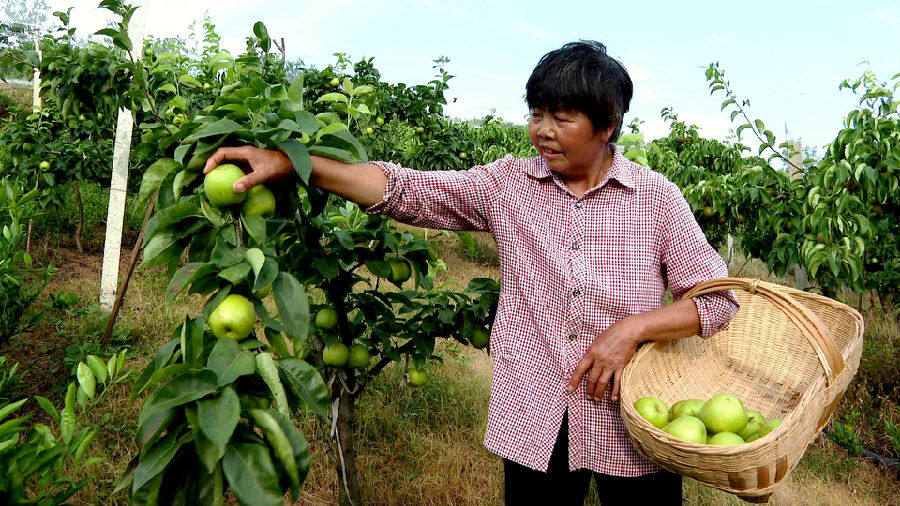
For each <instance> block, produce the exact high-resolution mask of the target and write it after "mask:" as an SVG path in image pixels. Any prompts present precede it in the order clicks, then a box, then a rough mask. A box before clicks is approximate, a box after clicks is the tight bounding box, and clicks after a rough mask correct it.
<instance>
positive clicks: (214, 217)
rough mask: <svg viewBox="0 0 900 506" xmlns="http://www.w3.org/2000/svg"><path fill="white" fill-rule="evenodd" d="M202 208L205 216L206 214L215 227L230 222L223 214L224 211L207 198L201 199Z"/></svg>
mask: <svg viewBox="0 0 900 506" xmlns="http://www.w3.org/2000/svg"><path fill="white" fill-rule="evenodd" d="M200 210H201V211H202V212H203V216H205V217H206V219H207V220H209V222H210V223H212V224H213V226H214V227H221V226H223V225H225V224H226V223H228V218H227V217H226V216H225V215H224V214H222V211H220V210H219V208H217V207H216V206H214V205H212V204H210V203H209V201H208V200H206V199H200Z"/></svg>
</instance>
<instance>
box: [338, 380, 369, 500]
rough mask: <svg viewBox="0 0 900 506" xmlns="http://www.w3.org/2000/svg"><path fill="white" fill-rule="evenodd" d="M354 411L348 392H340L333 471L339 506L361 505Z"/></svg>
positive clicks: (354, 404)
mask: <svg viewBox="0 0 900 506" xmlns="http://www.w3.org/2000/svg"><path fill="white" fill-rule="evenodd" d="M339 388H340V387H339ZM355 410H356V401H355V400H354V399H353V397H352V396H351V395H350V393H349V392H347V391H342V392H341V398H340V402H339V405H338V414H337V435H336V437H335V438H334V443H335V470H336V471H337V476H338V489H339V492H338V493H339V495H340V505H341V506H360V505H362V489H361V488H360V483H359V473H358V472H357V469H356V448H355V447H354V438H353V430H354V429H355V425H356V424H355V423H354V413H355Z"/></svg>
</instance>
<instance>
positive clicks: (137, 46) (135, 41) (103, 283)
mask: <svg viewBox="0 0 900 506" xmlns="http://www.w3.org/2000/svg"><path fill="white" fill-rule="evenodd" d="M148 3H149V0H134V2H133V3H132V5H134V6H135V7H137V8H138V10H137V11H135V13H134V16H133V17H132V18H131V23H130V24H129V26H128V32H129V36H130V37H131V45H132V48H133V50H132V55H134V58H135V59H136V61H138V62H139V61H140V59H141V53H142V52H143V51H142V48H143V47H144V23H145V21H146V19H147V16H146V12H147V9H148V8H149V6H148ZM133 128H134V120H133V119H132V116H131V111H129V110H128V109H119V116H118V121H117V123H116V137H115V142H114V144H113V160H112V165H113V167H112V180H111V182H110V188H109V208H108V211H107V215H106V242H105V243H104V246H103V270H102V273H101V275H100V308H101V309H102V310H103V311H105V312H110V311H112V306H113V303H114V302H115V300H116V290H117V289H118V284H119V258H120V257H121V252H122V228H123V223H124V221H125V196H126V194H127V188H128V158H129V155H130V154H131V133H132V130H133Z"/></svg>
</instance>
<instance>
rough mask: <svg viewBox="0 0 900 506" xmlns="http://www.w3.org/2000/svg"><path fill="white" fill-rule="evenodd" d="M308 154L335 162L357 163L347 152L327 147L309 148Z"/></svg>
mask: <svg viewBox="0 0 900 506" xmlns="http://www.w3.org/2000/svg"><path fill="white" fill-rule="evenodd" d="M309 154H311V155H315V156H321V157H324V158H331V159H332V160H337V161H339V162H344V163H357V162H358V160H357V159H356V158H355V157H354V156H353V154H352V153H350V152H349V151H346V150H344V149H338V148H332V147H328V146H313V147H311V148H309Z"/></svg>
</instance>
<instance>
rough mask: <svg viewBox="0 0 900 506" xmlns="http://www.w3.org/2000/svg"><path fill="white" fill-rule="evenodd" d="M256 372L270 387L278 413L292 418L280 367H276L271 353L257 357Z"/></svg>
mask: <svg viewBox="0 0 900 506" xmlns="http://www.w3.org/2000/svg"><path fill="white" fill-rule="evenodd" d="M256 372H257V373H259V375H260V377H262V379H263V381H265V382H266V385H268V386H269V390H270V391H271V392H272V397H273V398H274V399H275V407H276V408H278V411H279V412H281V413H284V414H285V416H290V413H291V411H290V409H289V408H288V402H287V394H286V393H285V391H284V385H282V383H281V380H280V379H279V377H278V367H277V366H276V365H275V360H274V359H273V358H272V355H271V354H270V353H260V354H259V355H256Z"/></svg>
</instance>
